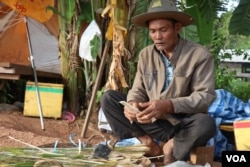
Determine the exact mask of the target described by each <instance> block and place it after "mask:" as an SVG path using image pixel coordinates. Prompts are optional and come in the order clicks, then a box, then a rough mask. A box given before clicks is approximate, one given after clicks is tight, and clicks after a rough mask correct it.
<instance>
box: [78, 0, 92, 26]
mask: <svg viewBox="0 0 250 167" xmlns="http://www.w3.org/2000/svg"><path fill="white" fill-rule="evenodd" d="M80 6H81V12H80V15H79V16H78V19H80V20H81V21H85V22H87V23H90V22H91V21H92V20H93V19H94V18H93V16H92V7H91V3H89V2H81V1H80Z"/></svg>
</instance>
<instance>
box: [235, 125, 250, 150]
mask: <svg viewBox="0 0 250 167" xmlns="http://www.w3.org/2000/svg"><path fill="white" fill-rule="evenodd" d="M234 137H235V144H236V149H237V150H239V151H249V150H250V143H249V141H250V120H244V121H235V122H234Z"/></svg>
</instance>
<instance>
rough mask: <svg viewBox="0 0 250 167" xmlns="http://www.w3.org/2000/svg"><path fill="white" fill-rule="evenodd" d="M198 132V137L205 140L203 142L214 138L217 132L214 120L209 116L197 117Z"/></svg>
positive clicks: (201, 115) (196, 131)
mask: <svg viewBox="0 0 250 167" xmlns="http://www.w3.org/2000/svg"><path fill="white" fill-rule="evenodd" d="M196 121H197V123H196V130H195V133H196V134H197V136H200V137H201V138H203V140H208V139H209V138H211V137H213V135H214V134H215V132H216V125H215V121H214V119H213V118H212V117H211V116H209V115H207V114H200V115H199V116H198V117H197V120H196Z"/></svg>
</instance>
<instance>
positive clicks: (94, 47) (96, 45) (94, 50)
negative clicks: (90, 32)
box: [90, 35, 101, 59]
mask: <svg viewBox="0 0 250 167" xmlns="http://www.w3.org/2000/svg"><path fill="white" fill-rule="evenodd" d="M100 46H101V40H100V38H99V36H98V35H95V36H94V38H93V39H92V40H91V41H90V47H91V51H90V52H91V56H92V58H93V59H96V57H97V55H98V52H99V49H100Z"/></svg>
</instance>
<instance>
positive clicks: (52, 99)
mask: <svg viewBox="0 0 250 167" xmlns="http://www.w3.org/2000/svg"><path fill="white" fill-rule="evenodd" d="M38 88H39V94H40V100H41V106H42V112H43V117H52V118H60V117H61V115H62V103H63V84H50V83H41V82H39V83H38ZM23 114H24V115H25V116H35V117H36V116H40V112H39V103H38V98H37V91H36V87H35V83H34V82H27V83H26V89H25V100H24V112H23Z"/></svg>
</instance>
